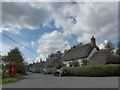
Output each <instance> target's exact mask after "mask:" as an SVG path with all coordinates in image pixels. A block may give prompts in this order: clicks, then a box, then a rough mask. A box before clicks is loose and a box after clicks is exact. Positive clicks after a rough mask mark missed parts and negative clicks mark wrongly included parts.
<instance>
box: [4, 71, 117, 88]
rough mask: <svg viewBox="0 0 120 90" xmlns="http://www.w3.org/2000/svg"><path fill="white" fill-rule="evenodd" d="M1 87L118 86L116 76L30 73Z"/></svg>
mask: <svg viewBox="0 0 120 90" xmlns="http://www.w3.org/2000/svg"><path fill="white" fill-rule="evenodd" d="M2 88H118V77H73V76H64V77H57V76H53V75H44V74H34V73H30V74H29V75H28V76H27V77H26V79H23V80H20V81H18V82H16V83H11V84H4V85H2Z"/></svg>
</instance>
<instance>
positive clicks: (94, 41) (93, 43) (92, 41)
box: [91, 36, 96, 47]
mask: <svg viewBox="0 0 120 90" xmlns="http://www.w3.org/2000/svg"><path fill="white" fill-rule="evenodd" d="M91 45H92V46H93V47H95V46H96V40H95V38H94V36H92V38H91Z"/></svg>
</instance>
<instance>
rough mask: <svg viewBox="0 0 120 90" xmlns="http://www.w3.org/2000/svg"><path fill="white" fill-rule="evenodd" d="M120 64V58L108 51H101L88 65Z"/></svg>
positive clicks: (95, 54)
mask: <svg viewBox="0 0 120 90" xmlns="http://www.w3.org/2000/svg"><path fill="white" fill-rule="evenodd" d="M110 63H111V64H116V63H120V56H117V55H114V54H113V53H111V52H110V51H108V50H99V51H97V52H96V53H94V55H93V56H92V57H91V59H90V62H89V63H88V65H99V64H110Z"/></svg>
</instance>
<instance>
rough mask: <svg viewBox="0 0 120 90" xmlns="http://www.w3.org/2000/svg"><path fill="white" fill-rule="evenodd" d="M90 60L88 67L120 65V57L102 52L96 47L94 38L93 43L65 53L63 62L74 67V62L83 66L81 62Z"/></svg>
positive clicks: (106, 51) (105, 51)
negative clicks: (110, 64) (119, 58)
mask: <svg viewBox="0 0 120 90" xmlns="http://www.w3.org/2000/svg"><path fill="white" fill-rule="evenodd" d="M83 59H87V60H89V63H88V65H98V64H109V63H119V61H120V60H118V56H117V55H114V54H113V53H111V52H110V51H108V50H100V49H99V48H98V47H97V46H96V40H95V38H94V36H92V38H91V43H88V44H85V45H78V46H76V47H74V48H72V49H70V50H68V51H66V52H65V53H64V55H63V56H62V57H61V60H62V61H63V63H64V64H65V65H66V66H73V65H72V64H71V63H72V62H75V61H76V62H78V63H79V66H81V64H82V62H81V60H83Z"/></svg>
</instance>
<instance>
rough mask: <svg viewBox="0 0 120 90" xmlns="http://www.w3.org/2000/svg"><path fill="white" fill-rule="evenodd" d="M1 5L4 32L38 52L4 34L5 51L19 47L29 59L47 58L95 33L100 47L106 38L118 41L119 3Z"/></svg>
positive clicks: (87, 40)
mask: <svg viewBox="0 0 120 90" xmlns="http://www.w3.org/2000/svg"><path fill="white" fill-rule="evenodd" d="M2 6H3V7H2V15H3V17H2V21H3V27H2V32H3V33H4V34H6V35H7V36H9V37H11V38H12V39H14V40H16V41H17V42H19V43H21V44H23V45H24V46H26V47H28V48H30V49H32V50H34V51H36V53H34V52H31V51H29V50H27V49H25V48H23V47H21V46H19V45H17V44H15V43H14V42H12V41H10V40H9V39H7V38H6V37H4V36H3V37H2V49H3V50H2V51H3V53H7V52H9V50H11V49H13V48H14V47H18V48H19V49H20V51H21V52H22V53H23V54H24V57H25V58H26V59H27V60H28V59H29V61H28V62H31V61H33V60H34V61H39V59H40V58H42V59H43V60H45V58H46V57H47V55H49V54H51V53H53V52H56V51H58V50H60V51H64V50H65V49H67V48H70V46H73V45H76V44H78V43H80V42H82V43H84V44H86V43H90V38H91V36H92V35H94V36H95V37H96V40H97V45H98V46H99V47H100V48H103V47H104V46H103V45H104V44H103V43H104V41H105V40H108V41H112V42H113V43H114V44H117V42H118V11H117V9H118V7H117V3H95V2H94V3H93V2H91V3H80V2H79V3H77V2H76V3H72V2H69V3H64V2H63V3H54V2H53V3H48V2H46V3H40V2H38V3H33V2H27V3H21V2H11V3H3V4H2Z"/></svg>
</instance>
